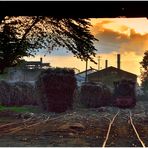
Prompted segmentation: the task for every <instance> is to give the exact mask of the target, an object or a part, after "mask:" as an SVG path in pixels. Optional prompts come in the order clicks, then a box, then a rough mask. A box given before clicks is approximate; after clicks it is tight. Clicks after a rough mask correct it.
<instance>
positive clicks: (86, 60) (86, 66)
mask: <svg viewBox="0 0 148 148" xmlns="http://www.w3.org/2000/svg"><path fill="white" fill-rule="evenodd" d="M85 61H86V69H85V70H86V71H85V82H87V67H88V59H86V60H85Z"/></svg>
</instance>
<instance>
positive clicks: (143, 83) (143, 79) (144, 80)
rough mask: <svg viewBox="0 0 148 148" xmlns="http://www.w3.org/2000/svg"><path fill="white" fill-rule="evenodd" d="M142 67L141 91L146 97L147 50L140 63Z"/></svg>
mask: <svg viewBox="0 0 148 148" xmlns="http://www.w3.org/2000/svg"><path fill="white" fill-rule="evenodd" d="M140 64H141V65H142V70H141V81H142V89H143V91H144V95H145V96H148V50H147V51H145V53H144V56H143V59H142V61H141V62H140Z"/></svg>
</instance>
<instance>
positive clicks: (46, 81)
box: [36, 68, 76, 112]
mask: <svg viewBox="0 0 148 148" xmlns="http://www.w3.org/2000/svg"><path fill="white" fill-rule="evenodd" d="M36 87H37V89H36V92H38V93H39V95H38V97H39V105H40V106H41V108H42V109H43V110H45V111H49V112H64V111H66V110H67V109H68V108H71V107H72V105H73V95H74V91H75V88H76V79H75V76H74V70H72V69H66V68H56V69H48V70H46V71H43V72H42V73H41V75H40V76H39V79H38V80H37V83H36Z"/></svg>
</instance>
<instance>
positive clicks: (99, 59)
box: [98, 56, 101, 70]
mask: <svg viewBox="0 0 148 148" xmlns="http://www.w3.org/2000/svg"><path fill="white" fill-rule="evenodd" d="M100 61H101V56H98V70H100V69H101V67H100Z"/></svg>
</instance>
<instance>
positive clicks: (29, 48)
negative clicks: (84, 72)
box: [0, 16, 97, 72]
mask: <svg viewBox="0 0 148 148" xmlns="http://www.w3.org/2000/svg"><path fill="white" fill-rule="evenodd" d="M90 26H91V24H90V22H89V19H81V18H57V17H47V16H17V17H16V16H15V17H14V16H9V17H8V16H7V17H5V18H4V19H3V21H1V26H0V27H1V32H0V34H1V38H0V53H1V59H3V61H5V62H1V63H0V70H1V72H3V70H4V69H5V68H6V67H9V66H12V65H14V63H17V62H18V61H19V59H20V58H22V57H24V56H32V55H34V54H35V53H36V51H37V49H47V50H48V51H49V52H50V51H51V50H53V49H58V48H59V47H64V48H66V49H67V50H69V51H71V52H72V53H73V54H74V56H76V57H77V58H80V59H81V60H84V59H86V58H88V59H90V60H91V61H93V62H95V61H94V60H93V58H92V56H95V51H96V49H95V47H94V45H93V42H94V41H96V40H97V39H95V37H94V36H93V35H92V34H91V33H90V30H89V28H90ZM4 44H5V46H4ZM3 46H4V47H3ZM6 55H7V57H8V55H9V56H10V55H11V56H10V58H7V57H6Z"/></svg>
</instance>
